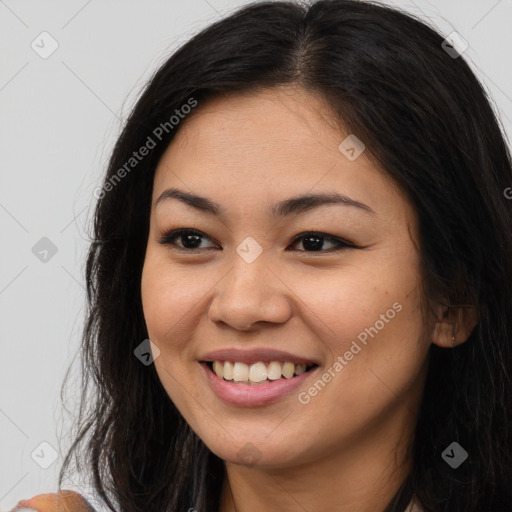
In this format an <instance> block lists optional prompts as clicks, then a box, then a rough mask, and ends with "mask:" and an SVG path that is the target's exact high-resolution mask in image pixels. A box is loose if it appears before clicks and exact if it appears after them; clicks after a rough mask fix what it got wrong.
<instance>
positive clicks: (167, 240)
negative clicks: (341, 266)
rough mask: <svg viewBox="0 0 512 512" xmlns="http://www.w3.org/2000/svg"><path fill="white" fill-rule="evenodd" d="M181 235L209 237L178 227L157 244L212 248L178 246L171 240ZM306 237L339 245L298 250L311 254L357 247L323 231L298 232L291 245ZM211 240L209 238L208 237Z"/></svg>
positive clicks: (191, 250) (180, 248) (188, 250)
mask: <svg viewBox="0 0 512 512" xmlns="http://www.w3.org/2000/svg"><path fill="white" fill-rule="evenodd" d="M183 235H196V236H199V237H204V238H208V239H210V237H208V236H207V235H206V234H205V233H203V232H201V231H198V230H196V229H191V228H180V229H174V230H172V231H169V232H168V233H165V234H164V235H163V237H162V238H161V239H160V240H159V242H158V243H159V244H161V245H170V246H174V247H173V250H177V251H181V252H188V253H192V252H196V253H197V252H201V251H204V250H207V249H213V247H206V248H204V247H203V248H196V249H187V248H184V247H179V246H178V245H177V244H176V243H174V242H173V240H175V239H176V238H179V237H180V236H183ZM308 237H316V238H320V239H323V240H329V241H331V242H335V243H337V244H338V245H339V247H338V248H334V249H328V250H320V251H306V250H302V251H299V252H305V253H310V254H311V253H312V254H315V253H325V252H327V253H336V252H340V251H343V250H346V249H357V248H358V247H357V246H356V245H354V244H352V243H350V242H347V241H346V240H343V239H341V238H338V237H334V236H331V235H327V234H325V233H321V232H318V231H307V232H304V233H300V234H299V235H297V236H295V237H294V239H293V240H292V245H295V244H296V243H297V242H299V241H300V240H301V239H303V238H308ZM210 240H211V239H210Z"/></svg>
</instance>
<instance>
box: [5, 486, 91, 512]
mask: <svg viewBox="0 0 512 512" xmlns="http://www.w3.org/2000/svg"><path fill="white" fill-rule="evenodd" d="M25 511H26V512H34V511H36V512H95V510H94V509H93V508H92V507H91V505H90V504H89V503H88V502H87V500H86V499H85V498H84V497H83V496H82V495H80V494H78V493H76V492H75V491H64V490H63V491H60V492H58V493H50V494H38V495H37V496H34V497H32V498H30V499H28V500H21V501H20V502H19V503H18V504H17V505H16V506H15V507H14V508H13V509H12V510H11V512H25Z"/></svg>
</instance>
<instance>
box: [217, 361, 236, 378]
mask: <svg viewBox="0 0 512 512" xmlns="http://www.w3.org/2000/svg"><path fill="white" fill-rule="evenodd" d="M219 377H220V375H219ZM223 377H224V378H225V379H226V380H233V363H231V362H229V361H226V362H225V363H224V375H223Z"/></svg>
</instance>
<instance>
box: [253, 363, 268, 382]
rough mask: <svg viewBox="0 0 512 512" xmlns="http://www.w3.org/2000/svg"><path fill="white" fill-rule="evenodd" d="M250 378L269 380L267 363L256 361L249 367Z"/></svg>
mask: <svg viewBox="0 0 512 512" xmlns="http://www.w3.org/2000/svg"><path fill="white" fill-rule="evenodd" d="M249 380H250V381H251V382H262V381H264V380H267V367H266V366H265V363H254V364H251V367H250V368H249Z"/></svg>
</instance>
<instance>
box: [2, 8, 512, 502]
mask: <svg viewBox="0 0 512 512" xmlns="http://www.w3.org/2000/svg"><path fill="white" fill-rule="evenodd" d="M246 3H248V2H246V1H243V0H239V1H229V0H165V1H164V0H136V1H134V0H131V1H127V0H125V1H123V2H120V1H115V0H60V1H49V0H31V1H28V0H0V47H1V48H2V51H1V62H0V148H1V150H0V176H1V186H0V226H1V231H0V233H1V250H0V258H1V259H0V315H1V317H0V349H1V351H0V510H1V511H7V510H10V509H11V508H12V507H13V506H14V505H15V504H16V503H17V501H18V500H19V499H22V498H28V497H31V496H33V495H35V494H39V493H43V492H53V491H55V490H56V485H57V474H58V470H59V468H60V464H61V462H62V455H63V453H64V451H65V449H66V448H67V447H68V445H69V439H68V436H67V434H68V433H69V422H70V417H69V415H66V414H65V413H64V412H63V408H62V403H61V398H60V389H61V385H62V382H63V379H64V375H65V371H66V369H67V368H68V367H69V365H70V363H71V362H72V360H73V357H74V356H75V355H76V353H77V350H78V343H79V339H80V334H81V329H82V326H83V321H84V311H85V308H84V304H85V302H84V301H85V294H84V285H83V280H84V279H83V276H84V256H85V251H86V248H87V239H88V234H89V233H90V220H91V214H92V207H93V205H94V201H95V199H94V196H93V191H94V189H95V187H97V186H98V185H99V184H100V177H101V175H102V173H103V172H104V171H105V164H106V161H107V158H108V156H109V152H110V150H111V149H112V146H113V143H114V141H115V139H116V136H117V135H118V134H119V131H120V126H121V123H122V120H123V119H125V118H126V114H127V113H128V112H129V110H130V107H131V106H132V105H133V102H134V100H135V99H136V98H137V95H138V93H139V92H140V89H141V87H142V86H143V84H144V81H145V79H147V78H148V77H149V75H150V74H151V72H152V71H153V70H154V69H155V67H157V66H158V65H160V64H161V63H163V61H164V60H165V59H166V58H167V57H168V56H169V54H170V53H171V52H172V51H173V49H175V48H176V47H177V46H178V45H180V44H181V43H182V42H183V41H184V40H186V39H188V38H190V37H191V36H192V35H193V34H195V33H196V32H198V31H199V30H200V29H201V28H203V27H204V26H206V25H208V24H209V23H211V22H213V21H215V20H217V19H218V18H219V17H221V16H225V15H226V14H228V13H230V12H231V11H233V10H234V9H236V8H237V7H239V6H241V5H243V4H246ZM387 3H390V4H393V5H396V6H399V7H401V8H403V9H405V10H407V11H409V12H412V13H414V14H417V15H420V16H421V17H422V19H424V20H425V21H427V22H428V23H430V24H432V25H434V26H436V27H438V29H439V30H441V32H442V33H444V34H445V35H448V34H450V33H451V32H453V31H454V30H455V31H457V32H458V33H459V34H461V35H462V37H463V38H464V39H465V40H466V41H467V42H468V43H469V48H468V49H467V50H466V52H465V53H464V56H465V58H466V59H468V60H469V62H470V65H471V66H472V67H473V69H474V70H475V72H476V74H477V76H478V77H479V78H480V79H481V81H482V82H483V83H484V85H485V87H486V89H487V90H488V91H489V94H490V95H491V97H492V98H493V101H494V102H495V109H496V111H497V112H499V115H500V117H501V119H502V122H503V124H504V126H505V129H506V132H507V135H508V137H509V138H510V132H511V129H512V123H511V121H510V119H512V71H511V66H510V62H511V60H510V54H509V52H510V49H511V48H512V31H511V30H510V24H511V21H512V1H510V0H435V1H434V0H432V1H426V0H416V1H412V0H410V1H400V2H387ZM57 45H58V46H57ZM55 48H56V49H55ZM54 49H55V51H53V53H51V55H48V53H50V52H51V51H52V50H54ZM468 108H471V102H470V100H468ZM509 140H510V139H509ZM119 213H120V215H122V212H119ZM75 364H76V363H75ZM78 382H79V375H78V373H76V369H75V372H74V374H73V378H72V379H71V387H70V390H69V392H68V395H67V396H68V399H67V400H68V403H69V404H71V405H72V404H73V399H74V398H73V397H75V398H76V396H77V392H76V391H77V390H78V388H77V386H75V385H76V384H78ZM73 386H74V387H73ZM45 466H48V467H46V468H45ZM66 487H67V488H71V489H75V490H79V491H80V492H84V493H86V494H87V492H88V491H87V489H86V488H85V487H82V485H81V484H80V482H78V480H73V481H70V482H69V484H68V485H67V486H66Z"/></svg>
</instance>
